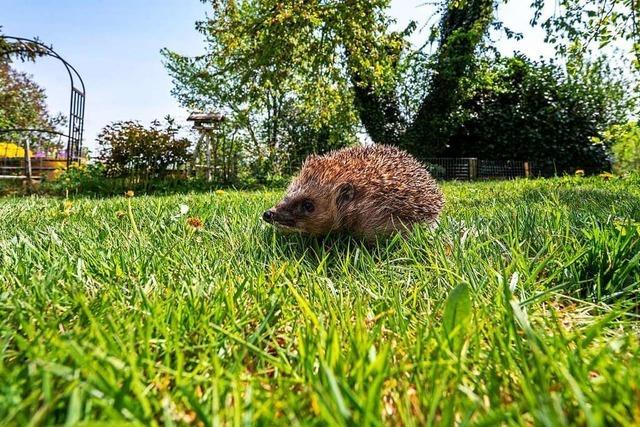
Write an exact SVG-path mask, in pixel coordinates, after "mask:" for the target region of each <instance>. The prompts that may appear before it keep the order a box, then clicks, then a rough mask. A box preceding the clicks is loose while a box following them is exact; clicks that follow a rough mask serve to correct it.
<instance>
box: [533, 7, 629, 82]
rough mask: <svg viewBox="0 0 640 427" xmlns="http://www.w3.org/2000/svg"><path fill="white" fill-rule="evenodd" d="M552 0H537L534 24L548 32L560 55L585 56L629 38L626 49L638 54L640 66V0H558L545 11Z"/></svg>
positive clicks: (626, 40) (547, 38) (549, 38)
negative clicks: (639, 20)
mask: <svg viewBox="0 0 640 427" xmlns="http://www.w3.org/2000/svg"><path fill="white" fill-rule="evenodd" d="M548 3H549V0H533V1H532V3H531V6H532V8H533V10H534V16H533V19H532V21H531V23H532V25H540V26H541V27H542V28H544V29H545V30H546V32H547V37H546V41H547V42H549V43H552V44H553V45H555V47H556V50H557V52H558V54H559V55H561V56H565V57H568V58H571V57H575V56H579V57H581V56H585V55H587V54H589V53H592V52H593V51H594V50H595V51H601V50H602V49H603V48H605V47H607V46H609V45H611V44H613V43H614V42H616V41H618V42H619V41H623V42H626V44H627V45H628V46H627V47H625V50H629V51H630V52H631V53H632V54H633V55H634V57H635V60H634V61H633V66H634V67H635V69H636V70H640V27H638V12H639V11H640V3H639V2H638V1H637V0H558V1H557V2H554V3H556V4H555V5H554V6H555V7H554V8H553V12H552V13H550V14H545V6H547V5H548Z"/></svg>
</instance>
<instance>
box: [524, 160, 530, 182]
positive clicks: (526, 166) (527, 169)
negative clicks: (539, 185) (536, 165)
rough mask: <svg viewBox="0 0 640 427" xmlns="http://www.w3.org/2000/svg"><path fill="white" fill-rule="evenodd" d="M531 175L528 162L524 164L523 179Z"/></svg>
mask: <svg viewBox="0 0 640 427" xmlns="http://www.w3.org/2000/svg"><path fill="white" fill-rule="evenodd" d="M530 175H531V169H530V168H529V162H524V177H525V178H529V176H530Z"/></svg>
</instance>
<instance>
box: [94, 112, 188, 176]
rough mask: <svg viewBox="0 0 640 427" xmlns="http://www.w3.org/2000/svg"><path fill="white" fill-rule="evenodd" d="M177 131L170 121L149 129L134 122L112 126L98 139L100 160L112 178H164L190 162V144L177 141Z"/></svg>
mask: <svg viewBox="0 0 640 427" xmlns="http://www.w3.org/2000/svg"><path fill="white" fill-rule="evenodd" d="M177 131H178V128H177V127H175V126H174V125H173V120H172V119H171V118H167V124H166V126H164V127H163V126H162V124H161V123H160V122H158V121H154V122H153V123H152V124H151V127H149V128H146V127H144V126H142V125H141V124H140V123H138V122H135V121H124V122H115V123H112V124H110V125H108V126H106V127H105V128H104V129H103V130H102V132H101V133H100V134H99V135H98V139H97V141H98V144H99V146H100V155H99V159H100V161H101V162H103V163H104V165H105V168H106V172H107V175H108V176H111V177H118V176H131V175H139V176H141V177H144V178H162V177H165V176H166V174H167V171H168V170H169V169H177V168H179V167H180V166H181V165H184V164H185V163H186V162H187V161H188V149H189V147H190V145H191V142H190V141H189V140H188V139H186V138H177V137H176V133H177Z"/></svg>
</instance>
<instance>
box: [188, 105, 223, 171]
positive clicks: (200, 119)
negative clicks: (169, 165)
mask: <svg viewBox="0 0 640 427" xmlns="http://www.w3.org/2000/svg"><path fill="white" fill-rule="evenodd" d="M224 119H225V118H224V116H223V115H222V114H218V113H202V112H193V113H191V114H190V115H189V117H188V118H187V121H189V122H193V128H194V129H195V130H196V131H198V134H199V135H200V137H199V138H198V142H197V143H196V148H195V150H194V153H193V163H194V165H193V166H194V169H195V168H196V167H197V163H198V161H199V159H200V157H201V155H202V150H203V146H204V151H205V179H206V180H207V182H211V180H212V178H213V174H212V167H211V157H212V152H213V166H214V167H215V166H216V163H217V158H216V157H217V152H218V144H217V142H218V141H217V131H218V130H219V129H220V124H221V123H222V122H224Z"/></svg>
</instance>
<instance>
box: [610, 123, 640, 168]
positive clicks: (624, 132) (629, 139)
mask: <svg viewBox="0 0 640 427" xmlns="http://www.w3.org/2000/svg"><path fill="white" fill-rule="evenodd" d="M603 139H604V140H605V141H606V142H607V144H608V145H610V146H611V150H612V152H613V158H614V163H613V169H614V171H615V172H617V173H626V172H640V126H639V125H638V122H636V121H631V122H628V123H625V124H622V125H614V126H611V127H610V128H609V129H607V130H606V132H605V133H604V135H603Z"/></svg>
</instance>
